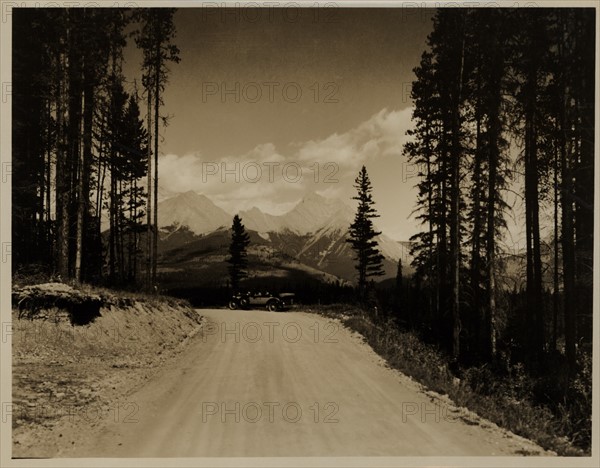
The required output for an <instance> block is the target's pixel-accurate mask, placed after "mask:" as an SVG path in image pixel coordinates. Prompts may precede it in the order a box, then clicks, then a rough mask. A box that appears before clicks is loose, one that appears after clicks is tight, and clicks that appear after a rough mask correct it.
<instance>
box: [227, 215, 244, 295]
mask: <svg viewBox="0 0 600 468" xmlns="http://www.w3.org/2000/svg"><path fill="white" fill-rule="evenodd" d="M249 244H250V236H249V235H248V233H247V232H246V228H245V227H244V225H243V224H242V219H241V218H240V217H239V216H238V215H235V216H234V217H233V224H232V226H231V244H230V245H229V255H230V257H229V259H227V262H228V263H229V267H228V270H229V277H230V279H231V287H232V289H233V291H234V292H235V291H237V290H238V288H239V286H240V281H241V280H242V279H244V278H246V277H247V276H248V272H247V270H246V268H247V266H248V254H247V251H246V249H247V247H248V245H249Z"/></svg>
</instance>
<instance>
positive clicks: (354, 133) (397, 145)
mask: <svg viewBox="0 0 600 468" xmlns="http://www.w3.org/2000/svg"><path fill="white" fill-rule="evenodd" d="M411 112H412V109H410V108H406V109H402V110H388V109H382V110H381V111H379V112H378V113H376V114H374V115H372V116H371V117H370V118H369V119H367V120H366V121H364V122H362V123H360V124H359V125H358V126H356V127H355V128H352V129H350V130H348V131H346V132H342V133H334V134H332V135H329V136H328V137H326V138H324V139H321V140H309V141H304V142H296V143H292V144H290V145H289V146H288V147H287V148H284V149H278V148H276V147H275V145H274V144H273V143H269V142H267V143H262V144H259V145H257V146H256V147H254V148H252V149H251V150H249V151H248V152H246V153H244V154H240V155H228V156H226V157H224V158H220V159H219V160H211V159H210V157H209V156H208V155H205V154H203V153H200V152H197V153H193V154H186V155H182V156H179V155H175V154H167V155H165V156H163V157H161V158H160V161H159V168H160V179H159V184H160V186H161V188H162V189H163V190H164V191H165V192H166V193H170V192H184V191H187V190H194V191H196V192H199V193H203V194H205V195H207V196H208V197H210V198H212V199H213V200H215V202H216V203H217V204H219V205H220V206H221V207H223V208H224V209H226V210H227V211H230V212H232V211H233V212H235V211H237V210H239V209H249V208H251V207H253V206H257V207H258V208H260V209H261V210H263V211H265V212H270V213H273V214H279V213H281V212H282V210H283V209H289V208H290V207H291V206H293V204H294V203H295V202H297V200H298V199H299V198H301V197H302V196H303V195H304V193H307V192H313V191H317V192H318V193H321V194H324V195H328V196H335V197H342V196H346V195H347V194H349V193H350V192H351V191H352V190H353V189H352V183H353V181H354V177H355V174H356V173H357V172H358V170H359V168H360V166H361V165H363V164H365V165H367V164H369V163H371V164H373V165H377V164H386V162H385V160H386V159H387V158H389V157H393V156H399V155H400V154H401V152H402V147H403V144H404V143H405V142H406V140H407V137H406V130H407V129H408V128H409V126H410V122H411Z"/></svg>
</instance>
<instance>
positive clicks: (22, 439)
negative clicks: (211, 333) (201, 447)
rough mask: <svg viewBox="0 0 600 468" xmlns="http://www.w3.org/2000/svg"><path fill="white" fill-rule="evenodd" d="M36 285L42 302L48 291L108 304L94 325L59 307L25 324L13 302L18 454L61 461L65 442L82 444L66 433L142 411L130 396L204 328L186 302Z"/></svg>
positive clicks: (14, 422)
mask: <svg viewBox="0 0 600 468" xmlns="http://www.w3.org/2000/svg"><path fill="white" fill-rule="evenodd" d="M46 281H48V279H46ZM13 285H14V286H15V287H16V288H19V287H22V286H25V284H23V283H20V284H16V283H13ZM29 285H31V286H33V285H32V284H31V283H30V284H29ZM37 286H38V287H36V288H35V294H36V295H37V296H39V297H42V298H43V295H44V291H45V290H46V291H50V292H51V291H57V290H59V291H63V293H64V295H65V296H66V297H67V298H68V297H69V294H72V295H73V297H74V298H80V297H85V296H90V297H92V296H93V297H100V298H101V299H102V306H101V309H100V312H101V313H100V314H99V315H98V316H97V317H95V318H94V320H92V321H90V322H89V323H86V324H84V325H74V324H73V323H71V322H70V320H69V315H68V314H65V312H64V310H62V309H61V308H59V307H52V306H48V307H45V308H42V309H40V310H35V311H34V313H31V314H28V315H27V318H20V317H21V313H20V310H19V309H18V307H17V304H15V303H13V306H14V308H13V310H12V323H11V328H10V329H9V330H8V333H9V334H10V335H12V336H11V344H12V382H13V388H12V390H13V391H12V399H13V402H12V404H13V406H12V415H13V416H12V426H13V456H18V457H32V456H33V457H49V456H56V454H57V450H59V449H60V447H63V446H64V444H68V443H76V441H75V439H73V440H69V441H65V438H66V437H67V434H76V433H77V432H78V431H79V430H86V428H87V427H88V426H93V425H96V424H99V423H101V422H102V421H104V420H108V419H110V418H114V417H115V415H116V414H117V413H118V411H121V415H122V416H123V415H124V414H125V413H127V412H126V411H125V410H127V409H128V408H129V409H131V408H132V405H134V406H135V405H137V403H136V402H132V401H130V399H129V398H130V397H129V395H130V393H131V392H132V391H133V390H134V389H135V388H137V387H138V386H139V385H142V384H143V383H144V382H145V381H146V380H147V379H149V378H151V377H152V376H153V375H154V374H155V373H156V372H157V371H158V370H159V369H160V368H162V367H163V366H164V365H165V363H166V362H167V361H169V360H171V359H173V358H174V357H175V356H176V355H177V354H179V353H180V352H181V351H182V350H183V349H185V346H186V345H187V344H188V343H189V342H190V339H191V338H192V337H193V336H195V335H196V334H197V333H198V332H199V331H200V330H201V328H202V323H203V321H202V317H201V316H200V315H199V314H198V313H197V312H196V311H195V310H193V309H192V308H191V307H190V306H189V304H187V302H186V301H182V300H180V299H175V298H169V297H165V296H160V295H157V296H155V295H148V294H142V293H132V292H123V291H113V290H109V289H106V288H98V287H93V286H88V285H78V286H73V287H74V288H75V290H76V291H73V290H71V289H69V288H62V289H57V287H56V286H57V285H56V284H55V283H54V284H47V283H46V282H44V281H42V282H41V283H37ZM48 302H49V303H51V302H52V301H51V300H50V301H48ZM144 410H145V409H144V408H140V411H144ZM127 414H128V413H127ZM65 430H66V431H67V432H64V431H65ZM63 433H64V435H65V438H63Z"/></svg>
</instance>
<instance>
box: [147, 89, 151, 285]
mask: <svg viewBox="0 0 600 468" xmlns="http://www.w3.org/2000/svg"><path fill="white" fill-rule="evenodd" d="M151 90H152V88H151V87H150V86H148V88H147V90H146V92H147V93H148V116H147V118H148V183H147V186H148V190H147V197H146V199H147V203H146V226H147V230H146V233H147V236H146V289H147V290H148V291H152V234H153V230H152V144H151V142H152V91H151Z"/></svg>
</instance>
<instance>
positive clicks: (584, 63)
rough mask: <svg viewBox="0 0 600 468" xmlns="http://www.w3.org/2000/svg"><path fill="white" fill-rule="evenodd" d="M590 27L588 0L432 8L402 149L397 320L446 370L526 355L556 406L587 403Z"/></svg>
mask: <svg viewBox="0 0 600 468" xmlns="http://www.w3.org/2000/svg"><path fill="white" fill-rule="evenodd" d="M595 30H596V29H595V11H594V10H592V9H565V8H563V9H533V10H532V9H472V10H464V9H463V10H460V9H443V10H439V11H438V13H437V14H436V15H435V17H434V28H433V31H432V32H431V34H430V35H429V37H428V44H427V50H426V51H424V52H423V54H422V56H421V62H420V64H419V66H418V67H417V68H416V69H415V70H414V71H415V75H416V79H415V81H414V83H413V87H412V99H413V101H414V105H415V108H414V112H413V122H414V128H413V130H411V131H410V132H409V133H410V136H411V140H410V142H409V143H407V144H406V145H405V149H404V152H405V155H406V156H407V157H408V158H409V160H410V161H411V162H413V163H414V164H417V165H418V167H419V168H420V174H419V175H420V178H419V183H418V191H419V195H418V201H417V206H416V209H415V211H416V213H417V216H418V217H419V219H420V221H421V222H422V231H421V232H420V233H418V234H417V235H415V236H414V237H413V239H412V240H413V241H414V248H413V254H414V262H413V264H414V266H415V269H416V273H415V275H414V277H413V278H412V279H411V282H410V285H409V286H408V287H404V289H403V291H404V292H403V297H404V301H403V303H401V305H400V306H399V307H396V308H395V310H396V314H397V316H396V318H397V319H398V321H399V322H400V323H401V324H402V325H403V326H404V327H408V328H411V329H415V330H419V331H420V332H421V335H422V336H424V337H426V338H427V339H428V340H430V341H432V342H435V343H437V344H438V345H439V346H441V348H442V349H445V350H446V351H447V353H448V355H449V356H450V357H451V359H452V360H453V362H454V363H455V365H456V367H457V368H458V367H461V366H473V365H482V364H483V365H488V366H489V365H491V366H492V368H493V369H495V370H496V372H497V373H500V375H508V374H503V372H504V373H506V372H509V371H510V370H511V366H513V365H514V364H515V363H525V365H526V366H527V369H528V372H529V373H530V374H531V375H533V376H537V377H539V378H540V380H538V382H539V388H538V389H537V397H538V401H543V402H545V403H546V402H548V400H551V405H553V406H554V408H555V409H556V408H557V406H560V405H561V404H562V405H564V406H566V407H569V405H571V404H573V405H574V406H576V405H579V404H581V405H583V406H584V407H585V408H587V411H591V406H589V405H590V404H591V400H588V401H586V398H587V397H590V395H591V394H590V393H588V394H587V397H586V396H585V395H584V394H585V391H583V392H582V391H581V390H582V388H583V387H585V388H587V391H590V389H591V380H589V379H591V376H590V372H591V368H590V365H591V345H592V336H591V330H592V296H593V294H592V282H593V278H592V277H593V247H594V246H593V222H594V211H593V208H594V207H593V205H594V130H595V122H594V92H595V89H596V86H595V83H594V79H595V78H594V77H595V61H594V60H595V51H594V48H595V42H596V38H595ZM510 197H512V199H515V198H516V200H517V202H516V204H518V205H524V219H523V218H521V217H520V216H517V215H515V212H514V211H515V210H514V209H513V208H514V207H513V204H514V202H513V203H512V204H511V203H510V202H509V199H510ZM508 216H511V217H513V219H515V218H516V220H517V223H520V224H521V225H522V226H523V228H524V229H523V231H524V233H525V241H524V243H523V245H522V246H516V248H511V249H507V248H506V244H507V242H505V241H504V239H506V238H507V232H506V231H507V217H508ZM521 259H522V260H521ZM400 271H401V270H400ZM399 276H400V278H399V280H400V281H402V278H401V273H400V275H399ZM519 276H522V277H523V278H524V281H514V279H515V278H516V277H517V278H518V277H519ZM511 280H512V281H511ZM400 284H401V283H400ZM509 373H510V372H509ZM580 379H583V380H585V381H586V383H585V384H583V385H580V384H581V380H580ZM575 382H576V383H575ZM575 387H577V389H576V388H575ZM585 411H586V410H585V409H584V410H583V412H584V413H585ZM589 424H590V421H589V420H588V421H587V422H586V423H584V424H583V426H584V427H586V430H587V431H589V430H590V426H589ZM580 429H581V426H579V427H578V430H580ZM586 430H584V431H582V432H580V433H579V435H581V434H582V433H583V432H585V433H586V434H587V436H584V437H583V439H585V438H586V437H589V434H590V433H589V432H586ZM583 439H581V440H583ZM587 440H588V441H589V439H587Z"/></svg>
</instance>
